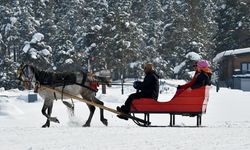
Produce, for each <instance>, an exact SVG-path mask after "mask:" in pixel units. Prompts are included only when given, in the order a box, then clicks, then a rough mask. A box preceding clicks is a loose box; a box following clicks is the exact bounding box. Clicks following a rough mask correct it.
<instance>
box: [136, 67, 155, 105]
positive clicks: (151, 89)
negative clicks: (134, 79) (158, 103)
mask: <svg viewBox="0 0 250 150" xmlns="http://www.w3.org/2000/svg"><path fill="white" fill-rule="evenodd" d="M136 89H138V90H140V93H141V97H144V98H153V99H155V100H157V99H158V94H159V75H157V74H156V73H155V71H152V72H149V73H147V74H146V76H145V78H144V80H143V82H138V86H136Z"/></svg>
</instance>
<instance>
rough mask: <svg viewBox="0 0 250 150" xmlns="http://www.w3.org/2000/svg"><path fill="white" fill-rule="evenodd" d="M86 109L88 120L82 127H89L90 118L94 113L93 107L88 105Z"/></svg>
mask: <svg viewBox="0 0 250 150" xmlns="http://www.w3.org/2000/svg"><path fill="white" fill-rule="evenodd" d="M87 105H88V104H87ZM88 108H89V118H88V120H87V121H86V122H85V124H84V125H83V127H90V123H91V120H92V117H93V115H94V112H95V106H92V105H88Z"/></svg>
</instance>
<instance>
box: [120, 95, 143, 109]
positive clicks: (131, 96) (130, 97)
mask: <svg viewBox="0 0 250 150" xmlns="http://www.w3.org/2000/svg"><path fill="white" fill-rule="evenodd" d="M141 95H142V94H141V92H137V93H133V94H131V95H129V97H128V99H127V100H126V102H125V104H124V105H122V107H121V109H122V111H123V112H124V113H129V111H130V107H131V104H132V102H133V100H134V99H139V98H142V96H141Z"/></svg>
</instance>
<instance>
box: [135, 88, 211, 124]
mask: <svg viewBox="0 0 250 150" xmlns="http://www.w3.org/2000/svg"><path fill="white" fill-rule="evenodd" d="M209 89H210V87H209V86H203V87H200V88H198V89H193V90H185V91H183V92H182V93H181V94H179V95H178V96H175V97H173V98H172V99H171V100H170V101H168V102H158V101H156V100H153V99H149V98H141V99H136V100H134V101H133V102H132V106H131V109H130V113H131V114H132V115H135V114H136V113H143V114H144V120H145V121H146V122H150V120H149V119H150V114H151V113H168V114H170V126H174V125H175V115H182V116H190V117H195V116H197V126H201V120H202V114H204V113H206V109H207V103H208V99H209ZM134 122H135V123H136V124H137V125H139V126H150V124H142V123H140V122H137V121H135V120H134Z"/></svg>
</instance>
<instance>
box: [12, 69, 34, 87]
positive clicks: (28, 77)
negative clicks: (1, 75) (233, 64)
mask: <svg viewBox="0 0 250 150" xmlns="http://www.w3.org/2000/svg"><path fill="white" fill-rule="evenodd" d="M32 68H33V67H32V66H30V65H27V64H21V65H20V66H19V67H18V69H17V72H16V74H17V78H18V79H19V80H20V81H21V82H22V83H23V84H24V87H25V88H28V89H30V87H31V85H30V84H31V82H33V80H34V79H35V74H34V69H32Z"/></svg>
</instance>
